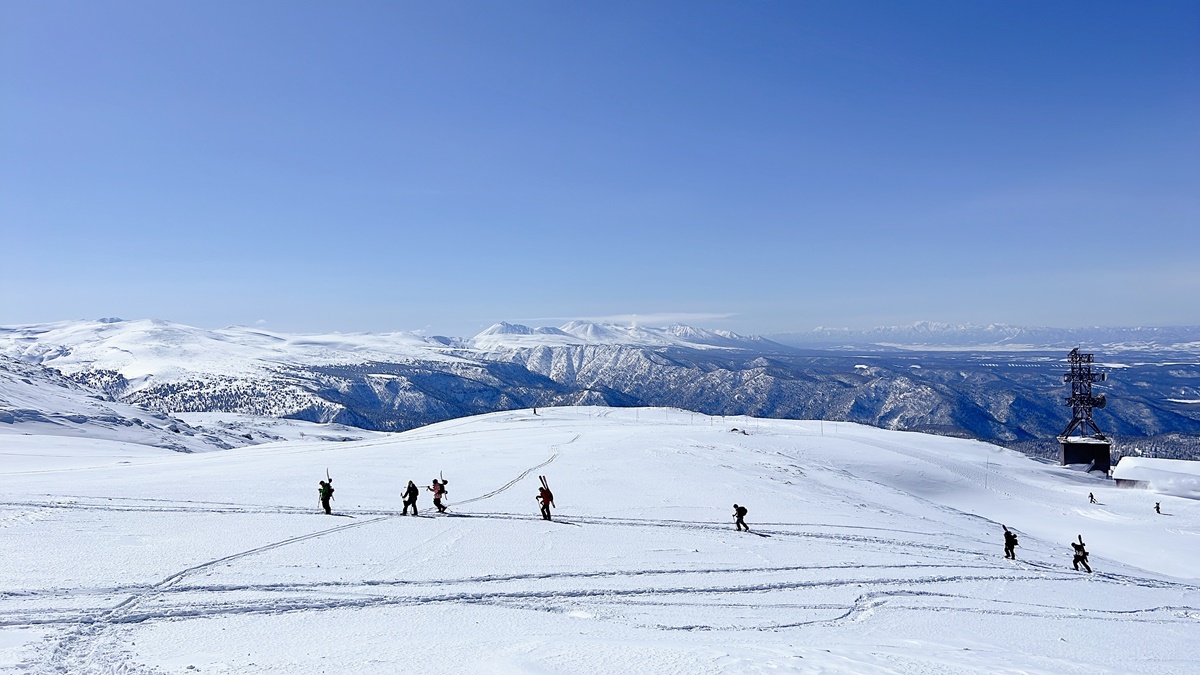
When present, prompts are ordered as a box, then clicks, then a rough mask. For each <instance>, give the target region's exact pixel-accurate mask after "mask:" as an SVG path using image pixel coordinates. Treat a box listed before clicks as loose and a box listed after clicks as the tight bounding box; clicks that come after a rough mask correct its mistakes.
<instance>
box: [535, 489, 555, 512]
mask: <svg viewBox="0 0 1200 675" xmlns="http://www.w3.org/2000/svg"><path fill="white" fill-rule="evenodd" d="M536 499H537V500H538V501H539V502H541V504H542V520H550V506H551V505H552V504H553V503H554V493H553V492H551V491H550V488H549V487H546V486H545V485H543V486H542V487H540V488H538V495H537V497H536Z"/></svg>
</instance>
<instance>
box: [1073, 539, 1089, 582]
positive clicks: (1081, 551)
mask: <svg viewBox="0 0 1200 675" xmlns="http://www.w3.org/2000/svg"><path fill="white" fill-rule="evenodd" d="M1071 548H1073V549H1075V558H1074V559H1072V560H1071V564H1072V565H1074V567H1075V571H1079V566H1080V565H1081V564H1082V565H1083V569H1085V570H1087V571H1088V574H1091V573H1092V567H1091V565H1088V552H1087V549H1085V548H1084V547H1083V535H1082V534H1081V535H1079V543H1078V544H1076V543H1075V542H1071Z"/></svg>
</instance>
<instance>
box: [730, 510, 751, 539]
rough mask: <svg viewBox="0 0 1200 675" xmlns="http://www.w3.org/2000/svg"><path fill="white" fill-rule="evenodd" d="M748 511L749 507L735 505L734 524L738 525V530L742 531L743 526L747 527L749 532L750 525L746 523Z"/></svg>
mask: <svg viewBox="0 0 1200 675" xmlns="http://www.w3.org/2000/svg"><path fill="white" fill-rule="evenodd" d="M748 512H749V511H748V509H747V508H746V507H744V506H738V505H737V504H734V505H733V520H734V524H735V525H737V529H738V532H741V531H742V528H745V529H746V531H747V532H749V531H750V526H749V525H747V524H746V514H747V513H748Z"/></svg>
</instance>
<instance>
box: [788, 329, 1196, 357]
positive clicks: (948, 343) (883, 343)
mask: <svg viewBox="0 0 1200 675" xmlns="http://www.w3.org/2000/svg"><path fill="white" fill-rule="evenodd" d="M770 337H771V338H772V339H773V340H776V341H778V342H781V343H783V344H786V345H792V346H795V347H809V348H826V349H831V348H862V347H891V348H907V349H935V348H936V349H1003V350H1010V351H1015V350H1049V349H1071V348H1073V347H1077V346H1079V345H1081V344H1082V345H1091V346H1092V347H1093V348H1095V349H1105V350H1122V351H1134V350H1146V351H1164V350H1170V351H1190V352H1192V353H1200V326H1168V327H1131V328H1111V327H1103V326H1094V327H1089V328H1047V327H1029V326H1011V325H1008V324H1002V323H993V324H987V325H982V326H980V325H974V324H951V323H940V322H936V321H918V322H916V323H913V324H911V325H908V326H882V327H878V328H870V329H866V330H852V329H849V328H825V327H821V328H815V329H813V330H811V331H808V332H802V333H780V334H777V335H772V336H770Z"/></svg>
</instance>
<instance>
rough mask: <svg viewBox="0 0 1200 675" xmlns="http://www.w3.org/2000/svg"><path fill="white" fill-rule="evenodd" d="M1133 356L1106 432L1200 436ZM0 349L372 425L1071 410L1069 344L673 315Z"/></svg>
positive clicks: (50, 408) (1005, 427) (146, 331)
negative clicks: (1013, 345)
mask: <svg viewBox="0 0 1200 675" xmlns="http://www.w3.org/2000/svg"><path fill="white" fill-rule="evenodd" d="M1173 344H1183V343H1173ZM1131 354H1133V358H1131V359H1123V357H1122V354H1121V353H1119V352H1113V353H1108V354H1104V353H1102V354H1101V355H1100V358H1101V361H1102V364H1104V365H1103V367H1105V368H1107V369H1109V370H1112V371H1114V377H1112V378H1110V380H1109V381H1108V382H1107V383H1105V384H1104V387H1105V392H1106V393H1108V394H1109V401H1110V406H1109V407H1108V408H1107V409H1105V410H1104V411H1103V413H1101V414H1099V415H1098V417H1099V421H1100V424H1101V426H1102V427H1103V428H1105V429H1106V430H1107V431H1110V432H1112V433H1115V434H1126V435H1131V436H1152V435H1157V434H1165V433H1172V432H1178V433H1186V434H1200V406H1198V405H1197V404H1196V403H1195V401H1198V400H1200V365H1198V363H1197V360H1196V359H1195V358H1190V357H1187V355H1186V353H1183V357H1181V356H1180V354H1181V353H1180V352H1177V351H1170V352H1162V353H1159V352H1153V351H1137V352H1132V353H1131ZM1163 354H1166V355H1165V356H1164V355H1163ZM1127 355H1128V354H1127ZM0 356H2V357H5V358H6V359H7V361H6V362H5V363H9V364H10V366H9V369H10V370H15V369H16V368H17V364H19V366H20V368H24V369H26V370H25V371H22V372H25V373H26V375H25V376H24V377H27V378H28V377H29V375H28V373H29V372H32V371H31V370H30V369H38V368H42V369H47V372H46V374H45V377H44V378H42V379H44V380H46V381H51V380H54V379H55V378H59V379H62V378H64V377H65V378H66V379H69V381H70V382H71V383H72V386H75V387H83V388H85V389H81V391H83V392H84V393H83V394H82V396H83V397H84V398H87V397H92V398H90V399H88V400H92V401H95V400H96V399H95V397H96V396H99V397H100V398H103V399H105V400H106V401H107V402H120V403H122V404H126V405H132V406H139V407H141V408H143V409H149V410H154V411H157V412H159V413H162V414H172V415H177V416H178V415H179V414H181V413H188V412H192V413H198V412H223V413H238V414H244V415H252V416H266V417H275V418H291V419H297V420H304V421H309V422H314V423H338V424H342V425H347V426H350V427H357V428H361V429H369V430H379V431H398V430H403V429H409V428H413V427H417V426H421V425H425V424H429V423H433V422H437V421H441V420H446V419H452V418H458V417H465V416H469V415H474V414H480V413H487V412H493V411H497V410H510V409H518V408H531V407H548V406H563V405H606V406H641V405H654V406H671V407H677V408H682V409H687V410H694V411H697V412H702V413H706V414H715V415H722V414H724V415H733V414H750V415H755V416H759V417H780V418H793V419H828V420H844V421H854V422H860V423H864V424H870V425H874V426H879V427H884V428H890V429H903V430H918V431H931V432H936V433H944V434H951V435H961V436H970V437H976V438H981V439H985V440H993V441H1001V442H1020V441H1032V440H1035V439H1049V438H1053V437H1054V436H1055V435H1056V434H1057V433H1058V432H1059V431H1061V430H1062V428H1063V426H1065V424H1066V421H1067V419H1068V414H1067V413H1068V411H1067V410H1065V409H1064V407H1063V405H1062V399H1063V396H1064V391H1063V389H1062V384H1061V375H1062V372H1063V371H1064V370H1065V365H1064V364H1063V357H1064V356H1065V350H1055V351H1050V352H1040V351H1029V350H1015V351H1013V352H1008V353H1001V352H996V351H995V350H981V351H980V352H970V351H966V352H963V351H938V350H932V351H913V350H907V351H905V350H892V351H877V350H863V351H862V352H859V353H855V352H846V351H838V350H833V351H814V350H799V349H796V348H792V347H787V346H784V345H782V344H780V343H778V342H774V341H771V340H767V339H763V338H759V337H746V336H740V335H736V334H733V333H728V332H721V331H708V330H703V329H697V328H692V327H688V326H679V325H674V326H668V327H662V328H657V327H642V326H638V327H634V326H619V325H613V324H597V323H582V322H572V323H567V324H565V325H562V326H559V327H541V328H531V327H528V326H522V325H514V324H508V323H499V324H496V325H494V326H491V327H490V328H488V329H486V330H484V331H482V332H481V333H480V334H478V335H476V336H474V337H470V338H448V337H441V336H426V335H421V334H415V333H389V334H362V333H360V334H352V333H348V334H342V333H333V334H326V335H289V334H282V333H275V332H271V331H265V330H261V329H255V328H243V327H233V328H225V329H220V330H205V329H200V328H195V327H191V326H185V325H182V324H176V323H170V322H166V321H155V320H139V321H122V320H116V319H105V320H99V321H69V322H59V323H53V324H39V325H29V326H10V327H3V328H0ZM30 379H31V380H32V379H37V378H30ZM7 381H8V382H10V383H11V382H13V380H11V378H10V379H9V380H7ZM12 386H16V385H15V384H13V385H12ZM5 396H7V397H8V398H10V399H13V401H15V400H16V399H14V398H13V396H12V395H8V394H6V393H5V391H4V390H0V415H4V414H7V416H8V417H12V418H13V420H14V423H15V422H16V420H17V418H16V416H15V414H14V413H13V412H12V410H13V409H15V408H21V409H22V410H27V411H28V410H41V411H42V413H44V415H43V416H51V415H52V414H54V413H56V412H57V411H56V410H55V409H54V405H52V404H50V403H47V404H46V406H45V407H43V408H38V407H37V406H33V407H30V406H29V405H24V404H20V405H18V404H17V403H15V402H13V401H6V400H4V398H2V397H5ZM4 411H7V413H5V412H4ZM81 414H82V413H81ZM22 415H23V418H22V419H25V418H29V417H30V416H29V414H28V413H22ZM129 415H133V416H139V415H137V414H134V413H130V414H129ZM129 415H125V417H127V418H128V417H129ZM139 418H140V419H143V420H145V416H144V415H141V416H140V417H139ZM2 419H5V418H4V417H0V420H2ZM235 435H236V434H235Z"/></svg>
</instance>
